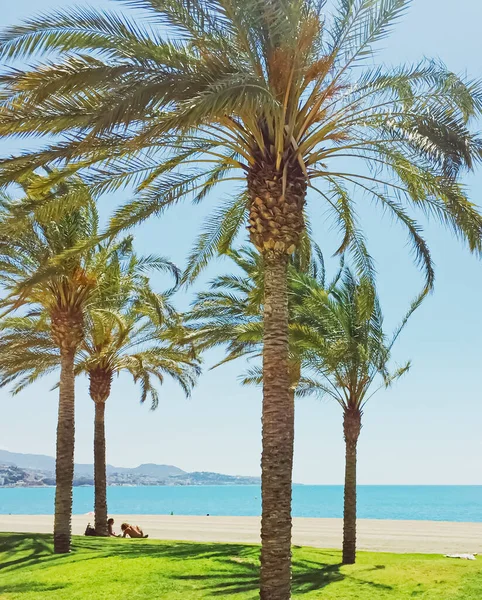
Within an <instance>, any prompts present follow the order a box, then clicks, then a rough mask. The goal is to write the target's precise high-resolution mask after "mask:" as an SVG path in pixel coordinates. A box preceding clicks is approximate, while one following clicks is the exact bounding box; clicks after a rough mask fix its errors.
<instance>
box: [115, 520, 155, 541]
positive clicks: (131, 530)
mask: <svg viewBox="0 0 482 600" xmlns="http://www.w3.org/2000/svg"><path fill="white" fill-rule="evenodd" d="M121 529H122V537H124V538H125V537H126V536H129V537H130V538H148V537H149V536H148V535H144V532H143V531H142V529H141V528H140V527H139V526H138V525H129V523H122V525H121Z"/></svg>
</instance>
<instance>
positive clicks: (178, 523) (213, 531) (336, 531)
mask: <svg viewBox="0 0 482 600" xmlns="http://www.w3.org/2000/svg"><path fill="white" fill-rule="evenodd" d="M111 516H113V517H114V519H115V525H114V530H115V531H117V530H120V525H121V523H122V522H123V521H127V522H131V523H134V524H138V525H140V526H141V527H142V528H143V529H144V531H145V532H146V533H148V534H149V538H151V539H160V540H178V541H193V542H225V543H226V542H227V543H236V542H240V543H248V544H257V543H259V541H260V538H259V529H260V519H259V517H208V516H205V517H195V516H179V515H173V516H171V515H111ZM89 520H91V521H92V520H93V517H92V516H91V515H74V516H73V518H72V531H73V533H74V535H83V533H84V531H85V527H86V525H87V523H88V522H89ZM342 525H343V522H342V520H341V519H322V518H303V517H295V518H293V545H296V546H313V547H317V548H333V549H339V548H340V547H341V539H342ZM52 528H53V516H52V515H0V532H12V533H13V532H15V533H20V532H21V533H51V532H52ZM126 543H128V541H127V542H126ZM358 548H359V549H360V550H368V551H375V552H395V553H422V554H446V553H447V554H448V553H450V554H452V553H466V552H470V553H481V554H482V523H459V522H457V523H456V522H449V521H394V520H376V519H359V521H358Z"/></svg>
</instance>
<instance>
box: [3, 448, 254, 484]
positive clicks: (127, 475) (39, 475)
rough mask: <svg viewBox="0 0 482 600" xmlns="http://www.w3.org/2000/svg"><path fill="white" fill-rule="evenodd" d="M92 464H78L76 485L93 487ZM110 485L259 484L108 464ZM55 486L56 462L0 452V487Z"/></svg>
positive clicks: (157, 467)
mask: <svg viewBox="0 0 482 600" xmlns="http://www.w3.org/2000/svg"><path fill="white" fill-rule="evenodd" d="M93 473H94V467H93V465H87V464H76V465H75V479H74V485H92V484H93ZM107 481H108V484H109V485H131V486H132V485H168V486H179V485H256V484H258V483H259V478H258V477H240V476H236V475H222V474H220V473H209V472H195V473H186V471H183V470H182V469H179V468H178V467H174V466H172V465H156V464H144V465H139V466H138V467H134V468H128V467H113V466H112V465H107ZM54 483H55V459H54V458H52V457H51V456H43V455H39V454H20V453H15V452H8V451H7V450H0V487H1V486H16V487H20V486H22V487H33V486H37V487H38V486H42V485H53V484H54Z"/></svg>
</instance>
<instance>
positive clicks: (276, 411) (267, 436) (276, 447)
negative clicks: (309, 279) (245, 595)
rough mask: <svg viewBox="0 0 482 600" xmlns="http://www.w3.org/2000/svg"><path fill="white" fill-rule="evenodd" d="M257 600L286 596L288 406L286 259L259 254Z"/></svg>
mask: <svg viewBox="0 0 482 600" xmlns="http://www.w3.org/2000/svg"><path fill="white" fill-rule="evenodd" d="M264 258H265V282H264V287H265V297H264V348H263V434H262V435H263V454H262V457H261V469H262V474H261V488H262V518H261V541H262V546H261V574H260V595H261V600H289V598H290V597H291V484H292V467H293V441H294V402H293V392H292V390H291V389H290V379H289V371H288V289H287V265H288V256H287V255H283V254H279V253H277V252H265V256H264Z"/></svg>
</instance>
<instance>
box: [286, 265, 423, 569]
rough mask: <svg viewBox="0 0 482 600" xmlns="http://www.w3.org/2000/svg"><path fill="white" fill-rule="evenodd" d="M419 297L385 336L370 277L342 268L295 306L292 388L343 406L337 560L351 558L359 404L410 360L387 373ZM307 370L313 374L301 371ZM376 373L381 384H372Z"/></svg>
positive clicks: (395, 376)
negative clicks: (296, 359) (296, 363)
mask: <svg viewBox="0 0 482 600" xmlns="http://www.w3.org/2000/svg"><path fill="white" fill-rule="evenodd" d="M420 302H421V298H419V299H418V300H417V301H416V302H414V303H413V304H412V306H411V307H410V310H409V312H408V313H407V315H406V316H405V318H404V319H403V321H402V324H401V325H400V326H399V328H398V329H397V331H396V332H395V334H394V336H393V337H392V339H391V340H388V339H387V336H386V334H385V333H384V330H383V315H382V311H381V308H380V304H379V301H378V298H377V295H376V291H375V288H374V287H373V284H372V282H371V281H369V280H368V279H367V278H361V279H360V280H357V278H356V277H354V276H353V274H352V273H351V271H350V270H349V269H344V272H343V275H342V279H341V282H340V283H339V284H338V285H337V286H336V287H335V288H333V289H332V290H331V292H330V294H329V295H324V294H320V293H319V292H318V290H316V288H314V289H313V293H312V294H311V295H306V297H305V299H304V302H303V304H302V305H300V306H299V307H298V309H297V314H296V324H297V326H298V328H299V332H298V333H299V335H298V343H299V344H300V345H302V346H303V345H304V347H305V353H304V365H305V369H306V372H305V376H304V377H303V379H302V381H301V383H300V386H299V387H298V390H297V393H298V395H300V396H304V395H308V394H317V395H320V396H323V395H326V396H329V397H331V398H333V399H334V400H335V401H336V402H338V404H339V405H340V406H341V408H342V410H343V433H344V438H345V453H346V455H345V493H344V511H343V564H353V563H355V558H356V514H357V508H356V506H357V475H356V468H357V444H358V438H359V436H360V431H361V427H362V415H363V408H364V406H365V404H366V403H367V401H368V400H369V399H370V398H371V397H372V396H373V394H374V393H375V392H376V391H377V390H378V389H380V387H382V386H386V387H388V386H389V385H391V384H392V383H393V382H394V381H395V380H396V379H398V378H399V377H401V376H402V375H403V374H405V373H406V372H407V371H408V369H409V367H410V363H407V364H406V365H404V366H403V367H401V368H397V369H396V370H395V371H393V372H390V370H389V361H390V359H391V349H392V346H393V344H394V342H395V341H396V339H397V338H398V336H399V334H400V332H401V330H402V329H403V327H404V326H405V324H406V323H407V321H408V318H409V317H410V315H411V314H412V313H413V312H414V310H416V308H417V307H418V306H419V304H420ZM303 340H304V341H303ZM309 370H311V371H312V373H314V376H313V377H309V376H308V375H306V373H308V371H309ZM377 378H379V379H381V385H380V386H379V387H377V388H375V389H373V388H374V382H375V381H376V379H377Z"/></svg>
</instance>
